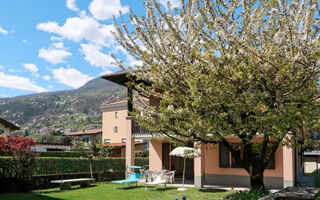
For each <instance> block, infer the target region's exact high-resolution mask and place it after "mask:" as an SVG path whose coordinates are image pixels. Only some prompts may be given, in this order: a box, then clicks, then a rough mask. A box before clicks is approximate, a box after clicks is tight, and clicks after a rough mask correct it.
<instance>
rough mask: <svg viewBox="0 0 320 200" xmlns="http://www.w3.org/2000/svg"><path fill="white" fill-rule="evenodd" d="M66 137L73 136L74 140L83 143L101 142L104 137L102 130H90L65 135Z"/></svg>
mask: <svg viewBox="0 0 320 200" xmlns="http://www.w3.org/2000/svg"><path fill="white" fill-rule="evenodd" d="M65 135H68V136H72V137H73V139H80V140H81V141H83V142H91V141H100V140H101V137H102V129H101V128H96V129H89V130H82V131H76V132H70V133H65Z"/></svg>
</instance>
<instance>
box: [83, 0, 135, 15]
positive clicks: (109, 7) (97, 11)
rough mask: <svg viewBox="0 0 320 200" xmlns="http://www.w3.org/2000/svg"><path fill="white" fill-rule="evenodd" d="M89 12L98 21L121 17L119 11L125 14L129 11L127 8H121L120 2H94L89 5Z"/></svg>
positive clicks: (100, 0) (109, 0)
mask: <svg viewBox="0 0 320 200" xmlns="http://www.w3.org/2000/svg"><path fill="white" fill-rule="evenodd" d="M89 10H90V12H91V14H92V16H93V17H94V18H96V19H97V20H106V19H110V18H112V16H113V15H115V16H119V11H121V12H122V13H123V14H125V13H127V12H128V11H129V8H128V7H126V6H121V2H120V0H93V1H92V2H91V4H90V5H89Z"/></svg>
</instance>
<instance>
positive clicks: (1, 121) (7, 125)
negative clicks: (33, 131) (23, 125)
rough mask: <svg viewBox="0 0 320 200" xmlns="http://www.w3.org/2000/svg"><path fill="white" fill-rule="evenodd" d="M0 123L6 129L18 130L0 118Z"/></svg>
mask: <svg viewBox="0 0 320 200" xmlns="http://www.w3.org/2000/svg"><path fill="white" fill-rule="evenodd" d="M0 123H1V124H3V125H5V126H6V127H8V128H10V129H11V130H14V131H16V130H19V129H20V128H19V127H17V126H16V125H14V124H12V123H10V122H8V121H7V120H4V119H2V118H0Z"/></svg>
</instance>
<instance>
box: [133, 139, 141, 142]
mask: <svg viewBox="0 0 320 200" xmlns="http://www.w3.org/2000/svg"><path fill="white" fill-rule="evenodd" d="M134 141H135V142H143V139H134Z"/></svg>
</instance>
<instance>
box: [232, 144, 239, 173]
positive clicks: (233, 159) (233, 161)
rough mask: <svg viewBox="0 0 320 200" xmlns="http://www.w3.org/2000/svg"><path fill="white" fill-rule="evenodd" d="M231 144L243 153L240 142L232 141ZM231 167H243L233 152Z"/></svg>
mask: <svg viewBox="0 0 320 200" xmlns="http://www.w3.org/2000/svg"><path fill="white" fill-rule="evenodd" d="M231 146H232V148H233V149H234V150H235V151H237V152H239V154H240V155H241V145H240V143H232V144H231ZM231 167H232V168H241V167H240V164H239V162H237V160H236V158H235V157H234V156H232V154H231Z"/></svg>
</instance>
